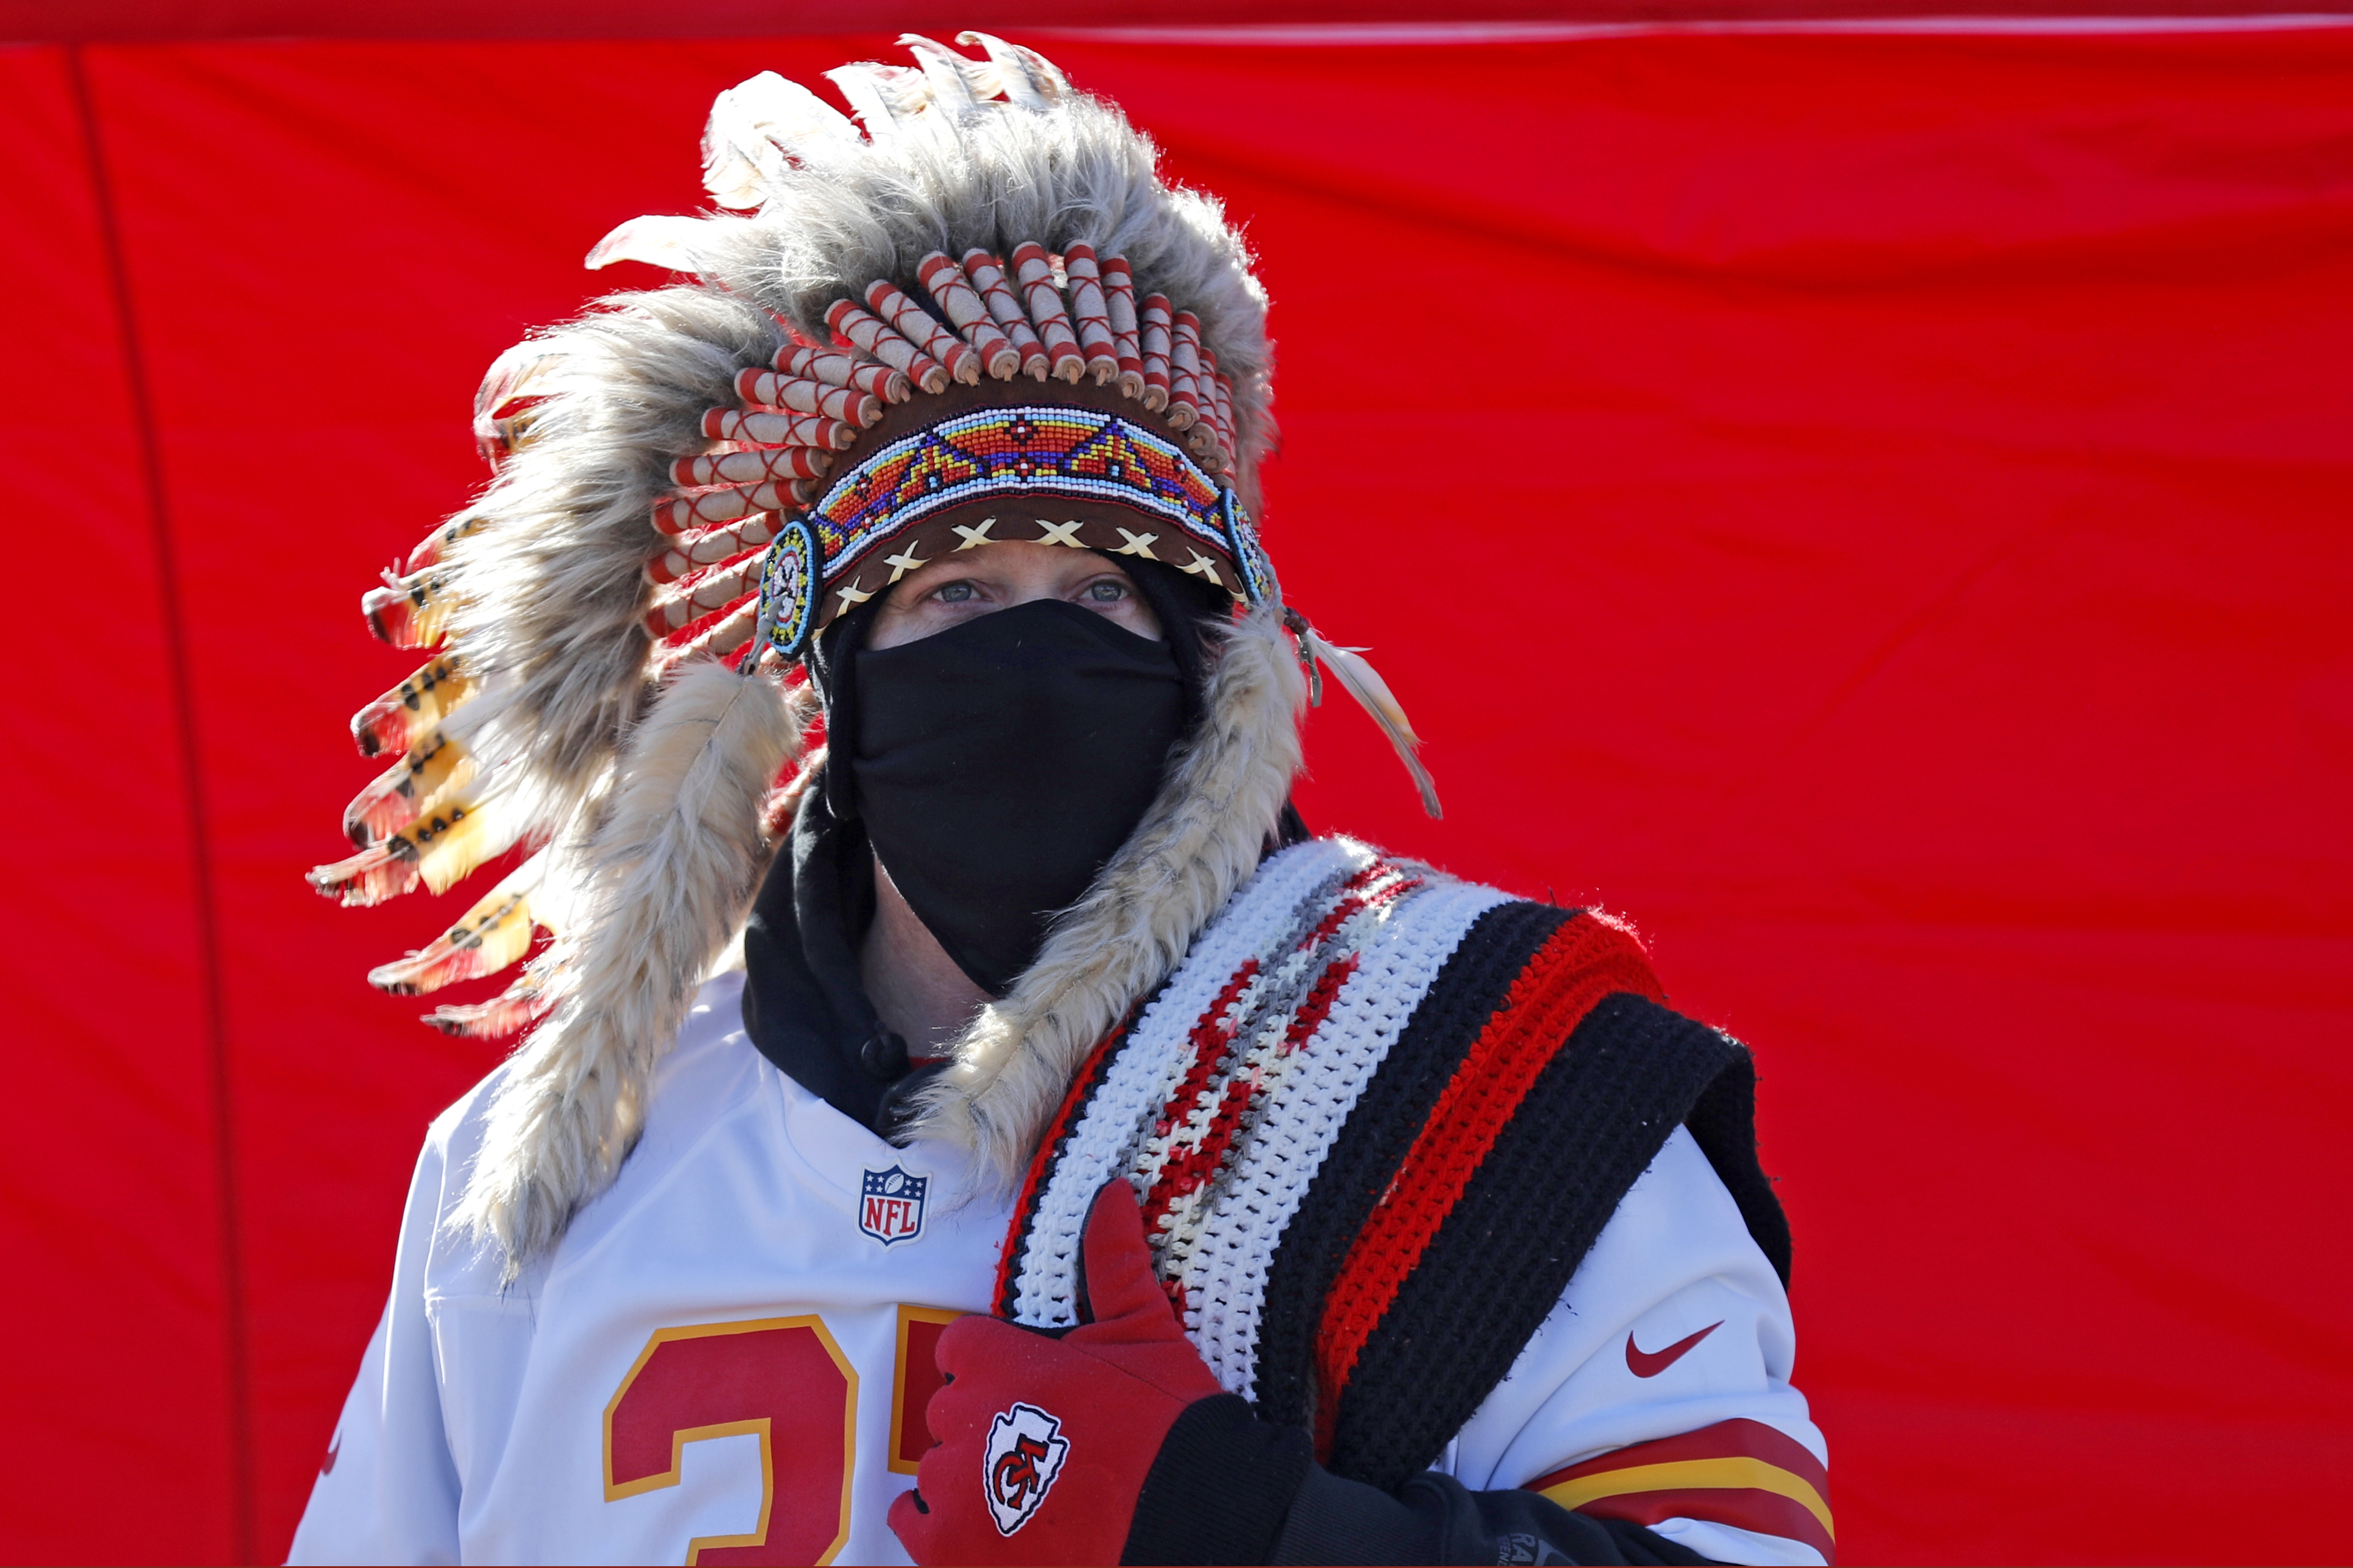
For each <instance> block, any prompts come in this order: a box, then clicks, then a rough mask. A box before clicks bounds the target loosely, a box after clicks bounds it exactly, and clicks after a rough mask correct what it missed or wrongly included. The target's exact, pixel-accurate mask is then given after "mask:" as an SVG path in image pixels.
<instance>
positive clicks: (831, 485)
mask: <svg viewBox="0 0 2353 1568" xmlns="http://www.w3.org/2000/svg"><path fill="white" fill-rule="evenodd" d="M636 242H637V235H636V233H635V230H634V228H633V226H627V225H625V226H623V227H622V228H621V229H620V230H617V231H616V233H615V234H614V236H612V237H608V238H607V241H606V242H605V243H604V244H603V245H600V246H599V247H598V248H597V250H596V251H595V252H592V253H591V258H590V259H591V261H592V263H601V262H603V261H607V260H614V259H619V258H621V257H622V256H624V255H633V256H634V255H636V254H638V251H637V249H636ZM916 276H917V279H918V280H919V283H920V287H921V289H922V292H923V295H924V296H925V302H918V301H917V300H914V299H913V298H911V297H910V296H909V295H908V294H907V293H906V292H904V291H902V289H899V288H898V287H896V286H895V285H893V284H892V283H889V282H884V281H877V282H874V283H872V284H870V285H869V286H868V287H867V289H866V290H865V300H866V304H865V307H864V308H861V307H860V306H859V305H858V304H857V303H855V302H853V301H851V300H839V301H838V302H836V303H835V304H834V306H833V307H832V308H831V309H830V310H828V311H827V312H826V315H825V320H826V324H827V326H828V328H829V329H830V331H831V334H832V337H831V341H830V342H823V343H818V342H809V341H808V340H807V339H806V338H804V337H802V336H800V335H799V334H797V333H795V334H793V336H792V337H791V338H790V339H789V340H788V341H787V342H786V343H785V344H784V345H783V346H782V347H781V348H779V349H778V350H777V351H776V354H775V355H774V356H773V358H772V360H771V362H770V363H771V365H772V367H773V368H770V369H766V370H761V369H756V368H754V369H750V370H745V371H744V372H742V373H740V374H738V375H737V376H736V378H735V394H736V396H737V398H738V399H739V400H740V401H739V404H738V405H736V406H733V407H725V408H713V409H711V410H710V411H708V412H707V413H706V414H704V416H702V434H703V436H704V437H706V438H707V439H708V440H709V441H710V442H711V443H712V445H711V448H710V450H708V451H707V452H704V453H702V454H699V455H696V456H693V457H689V458H680V459H679V460H678V461H677V462H676V463H675V464H674V465H673V466H672V470H671V476H670V477H671V479H672V480H673V482H674V483H675V484H676V485H677V486H678V487H679V488H678V489H677V491H676V492H675V493H673V494H671V495H670V496H667V497H665V498H663V499H662V500H660V501H659V502H658V503H657V504H656V506H655V508H654V522H655V525H656V527H657V528H659V530H661V531H662V533H663V534H664V535H665V536H666V537H665V542H664V547H663V549H662V552H661V553H660V554H659V555H658V556H656V557H655V558H654V559H653V561H652V562H651V563H650V567H649V570H650V572H651V574H652V576H653V578H654V580H655V581H656V582H657V583H659V584H664V585H665V587H664V591H663V592H661V593H660V594H659V595H658V596H657V598H656V599H655V602H654V604H653V605H652V607H651V608H650V610H649V612H648V614H647V616H646V623H647V626H648V627H649V629H650V630H651V631H652V632H653V633H654V635H655V636H657V637H662V638H665V639H678V638H680V637H681V634H686V640H688V641H691V644H692V645H693V646H694V647H696V648H697V649H703V648H707V649H709V650H710V651H712V652H713V653H716V654H720V655H727V654H732V653H733V652H735V651H736V650H737V649H739V648H741V647H744V646H745V645H746V644H747V643H750V642H752V641H753V639H754V634H755V632H756V633H759V634H760V636H761V638H762V644H761V646H762V647H774V648H776V651H777V652H778V653H780V654H781V655H783V656H784V657H785V658H786V659H787V660H790V659H796V658H799V657H801V655H802V653H803V652H804V651H805V650H806V647H807V642H808V639H809V638H810V637H814V636H815V635H816V634H817V633H818V631H820V630H822V629H823V628H824V627H825V626H827V625H828V623H829V622H831V621H832V620H833V619H834V618H835V617H836V616H839V615H841V614H843V613H844V612H846V611H848V610H849V609H851V608H853V607H855V606H856V605H860V604H863V603H865V602H866V601H867V600H869V599H871V598H872V597H873V596H874V595H877V594H878V593H881V592H883V591H885V590H886V589H888V588H889V587H890V586H891V584H894V583H896V582H898V581H899V579H900V578H902V577H903V576H905V575H906V574H908V573H909V572H911V571H913V570H915V569H916V568H917V567H920V566H923V565H924V564H927V563H929V562H930V561H933V560H935V559H937V558H938V556H939V555H940V554H941V553H943V552H954V551H958V550H967V549H971V548H972V547H974V546H976V545H978V544H983V543H993V542H998V541H1003V540H1027V541H1029V542H1038V543H1044V544H1064V545H1069V546H1071V547H1073V548H1076V549H1096V550H1103V551H1105V552H1110V553H1112V554H1115V555H1128V556H1135V557H1140V558H1142V559H1145V560H1153V561H1165V562H1166V563H1169V564H1171V565H1174V566H1176V567H1178V568H1180V569H1181V570H1184V571H1186V572H1189V573H1191V574H1195V575H1197V576H1199V577H1201V578H1203V579H1204V580H1206V581H1208V582H1210V583H1213V584H1217V585H1218V586H1219V587H1221V588H1224V589H1225V590H1227V592H1229V594H1231V595H1234V597H1235V598H1236V599H1237V600H1238V601H1240V602H1242V603H1245V604H1254V603H1257V602H1258V601H1259V600H1261V599H1262V598H1265V597H1267V596H1269V595H1271V594H1272V593H1273V591H1274V575H1273V571H1272V568H1271V565H1270V564H1269V563H1268V562H1267V560H1266V555H1265V552H1264V550H1263V548H1262V547H1261V545H1260V543H1259V542H1258V538H1257V532H1256V530H1255V529H1254V528H1253V526H1252V525H1251V523H1250V519H1249V516H1248V514H1247V513H1246V512H1245V511H1244V510H1242V508H1241V507H1240V503H1239V502H1238V501H1237V500H1236V499H1235V498H1234V495H1233V491H1232V486H1231V483H1230V480H1229V479H1225V478H1223V477H1222V476H1225V475H1228V474H1229V473H1230V472H1231V470H1232V469H1233V468H1234V466H1235V461H1236V458H1235V436H1234V426H1233V413H1232V407H1233V386H1232V383H1231V382H1230V381H1229V379H1228V378H1227V377H1225V376H1224V375H1222V374H1219V371H1218V369H1217V356H1216V354H1215V353H1213V352H1211V351H1210V350H1208V348H1206V347H1205V346H1204V345H1203V344H1202V342H1201V336H1200V322H1199V321H1198V318H1197V317H1196V316H1195V315H1194V314H1193V313H1192V312H1191V311H1189V310H1176V309H1175V308H1174V307H1173V306H1172V305H1171V304H1170V302H1169V301H1168V300H1167V299H1166V297H1165V296H1163V295H1159V294H1150V295H1146V296H1145V298H1144V299H1143V300H1137V299H1136V297H1135V291H1134V281H1133V273H1132V271H1131V269H1130V268H1129V267H1128V264H1127V262H1126V261H1125V260H1124V258H1120V257H1110V258H1102V259H1100V260H1099V259H1098V258H1097V257H1096V255H1095V252H1094V249H1093V247H1091V246H1087V245H1082V244H1074V245H1071V247H1069V248H1068V250H1067V251H1066V252H1064V253H1063V254H1061V255H1059V256H1057V255H1053V254H1050V252H1048V251H1047V250H1046V248H1045V247H1043V246H1040V245H1038V244H1036V243H1034V242H1032V243H1025V244H1023V245H1020V246H1017V247H1015V248H1014V251H1013V256H1012V269H1011V278H1012V279H1013V280H1014V281H1013V283H1011V284H1008V270H1007V268H1006V267H1005V265H1004V264H1003V263H1002V262H1000V261H999V260H998V259H997V258H996V257H994V256H992V255H990V254H989V253H988V252H987V251H984V250H979V249H973V250H968V251H966V252H965V256H964V258H963V260H962V261H961V262H958V261H957V260H955V258H951V257H949V256H948V255H947V254H946V253H944V252H937V251H935V252H934V253H933V254H931V255H930V256H927V257H925V258H923V261H922V262H921V263H920V264H919V265H918V266H917V268H916ZM1017 285H1018V293H1017V292H1016V286H1017ZM1025 377H1026V378H1027V384H1025V380H1024V378H1025ZM1058 383H1059V384H1058ZM530 394H531V385H530V381H529V378H528V376H518V377H516V378H514V379H513V380H512V382H501V384H499V386H498V387H497V389H496V391H495V393H494V396H495V397H496V398H497V401H496V402H494V403H491V405H487V406H485V407H483V408H482V409H481V413H480V426H479V428H480V434H481V436H482V438H483V441H484V445H485V447H486V450H487V451H488V452H489V454H490V455H491V457H492V459H493V461H496V460H498V459H499V458H501V457H502V456H504V455H505V454H506V453H508V452H511V451H512V450H513V449H515V447H516V446H517V445H518V444H519V443H520V442H522V441H527V440H528V439H529V426H528V423H527V422H526V423H524V424H523V425H522V426H520V427H519V428H518V427H516V426H514V423H513V422H514V421H515V419H516V418H517V417H518V416H522V418H524V419H525V420H526V421H527V418H528V402H527V399H528V398H529V396H530ZM850 454H855V457H854V458H851V457H850ZM793 521H797V522H798V523H799V524H800V526H798V527H793V526H790V525H789V524H790V523H791V522H793ZM763 547H765V550H766V554H765V556H760V555H758V554H757V553H756V552H759V551H761V550H762V549H763ZM763 627H765V632H762V631H761V628H763Z"/></svg>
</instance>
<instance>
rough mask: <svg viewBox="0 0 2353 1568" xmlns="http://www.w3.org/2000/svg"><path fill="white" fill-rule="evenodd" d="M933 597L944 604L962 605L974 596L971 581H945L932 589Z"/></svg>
mask: <svg viewBox="0 0 2353 1568" xmlns="http://www.w3.org/2000/svg"><path fill="white" fill-rule="evenodd" d="M932 597H933V598H934V599H937V600H938V601H939V602H940V603H941V604H943V605H961V604H963V603H964V602H965V600H967V599H969V598H971V597H972V584H969V583H943V584H940V585H939V586H938V587H936V588H934V589H933V590H932Z"/></svg>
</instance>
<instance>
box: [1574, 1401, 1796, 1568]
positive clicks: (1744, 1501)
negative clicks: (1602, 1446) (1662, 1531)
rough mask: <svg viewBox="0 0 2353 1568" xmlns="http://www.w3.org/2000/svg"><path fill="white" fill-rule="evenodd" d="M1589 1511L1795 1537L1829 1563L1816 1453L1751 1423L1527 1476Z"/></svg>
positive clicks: (1720, 1426)
mask: <svg viewBox="0 0 2353 1568" xmlns="http://www.w3.org/2000/svg"><path fill="white" fill-rule="evenodd" d="M1527 1489H1528V1490H1529V1491H1535V1492H1542V1493H1543V1494H1544V1495H1545V1496H1546V1497H1548V1498H1550V1499H1551V1500H1553V1501H1555V1502H1556V1503H1558V1504H1560V1506H1561V1507H1563V1508H1566V1509H1572V1510H1576V1511H1577V1512H1579V1513H1585V1514H1590V1515H1592V1516H1593V1517H1594V1518H1597V1519H1623V1520H1629V1521H1632V1522H1633V1523H1636V1524H1656V1523H1658V1522H1659V1521H1661V1520H1666V1519H1696V1520H1704V1521H1707V1522H1709V1523H1711V1524H1725V1525H1730V1526H1732V1527H1733V1528H1734V1529H1736V1530H1753V1531H1757V1533H1758V1534H1760V1535H1778V1536H1784V1537H1787V1538H1788V1539H1789V1540H1791V1541H1802V1542H1805V1543H1806V1544H1807V1545H1809V1546H1810V1547H1812V1548H1813V1549H1814V1550H1815V1551H1817V1552H1820V1553H1821V1554H1822V1560H1823V1561H1824V1562H1827V1563H1835V1562H1836V1561H1837V1560H1838V1559H1837V1552H1836V1546H1837V1539H1838V1538H1837V1532H1836V1531H1834V1530H1833V1529H1832V1528H1831V1501H1830V1496H1831V1478H1830V1472H1829V1471H1828V1470H1826V1469H1824V1468H1822V1463H1821V1461H1820V1459H1817V1458H1814V1456H1813V1455H1812V1454H1811V1453H1810V1451H1808V1450H1807V1448H1806V1447H1805V1446H1804V1445H1803V1444H1801V1443H1799V1441H1798V1440H1797V1439H1795V1438H1794V1437H1791V1436H1788V1435H1787V1434H1786V1433H1783V1432H1779V1431H1777V1430H1775V1429H1774V1428H1773V1427H1770V1426H1766V1425H1765V1424H1764V1423H1763V1422H1761V1421H1719V1422H1717V1423H1716V1424H1715V1426H1703V1427H1701V1428H1700V1429H1699V1430H1698V1431H1696V1432H1686V1433H1684V1434H1683V1436H1679V1437H1662V1438H1661V1439H1659V1440H1658V1441H1657V1442H1655V1443H1637V1444H1635V1445H1633V1446H1632V1447H1626V1448H1618V1449H1613V1450H1612V1451H1611V1452H1609V1453H1607V1454H1603V1455H1601V1456H1599V1458H1591V1459H1588V1460H1586V1461H1585V1462H1584V1463H1582V1464H1577V1465H1571V1466H1569V1467H1568V1468H1567V1469H1561V1470H1555V1471H1553V1472H1552V1473H1551V1474H1550V1475H1546V1476H1539V1477H1537V1478H1536V1479H1535V1480H1532V1481H1530V1482H1528V1483H1527Z"/></svg>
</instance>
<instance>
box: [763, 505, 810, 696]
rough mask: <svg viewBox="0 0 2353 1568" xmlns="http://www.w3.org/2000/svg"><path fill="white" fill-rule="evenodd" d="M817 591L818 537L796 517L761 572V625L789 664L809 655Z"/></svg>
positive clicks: (772, 645) (773, 548)
mask: <svg viewBox="0 0 2353 1568" xmlns="http://www.w3.org/2000/svg"><path fill="white" fill-rule="evenodd" d="M817 590H818V580H817V536H816V535H815V534H813V533H811V532H810V531H809V525H808V524H807V523H806V522H804V521H801V520H800V519H799V518H794V519H793V520H792V521H789V522H787V523H786V524H785V526H784V528H783V530H782V531H780V532H778V533H777V535H776V543H774V544H772V545H770V546H769V547H768V558H767V560H766V561H765V563H762V565H761V568H760V624H761V625H763V626H766V627H767V628H768V643H769V646H771V647H774V648H775V649H776V651H777V652H778V653H780V654H782V655H784V657H785V659H786V662H787V663H789V662H791V661H792V660H794V659H797V658H800V656H801V655H802V654H803V653H805V652H806V651H807V648H808V638H809V628H810V626H813V625H814V624H815V623H816V621H817V603H818V592H817Z"/></svg>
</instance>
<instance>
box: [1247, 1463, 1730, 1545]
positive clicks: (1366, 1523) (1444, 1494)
mask: <svg viewBox="0 0 2353 1568" xmlns="http://www.w3.org/2000/svg"><path fill="white" fill-rule="evenodd" d="M1269 1561H1270V1562H1272V1563H1706V1562H1709V1561H1710V1559H1708V1558H1705V1557H1702V1556H1700V1555H1699V1554H1698V1553H1697V1552H1693V1551H1691V1550H1690V1549H1689V1548H1687V1547H1683V1546H1678V1545H1677V1544H1675V1542H1672V1541H1669V1540H1668V1539H1666V1537H1664V1536H1662V1535H1657V1534H1653V1533H1652V1532H1651V1531H1647V1530H1645V1529H1643V1528H1642V1527H1641V1525H1639V1524H1629V1523H1627V1522H1626V1521H1623V1520H1617V1519H1588V1518H1587V1517H1586V1516H1585V1515H1583V1514H1581V1513H1571V1512H1569V1511H1568V1510H1567V1509H1565V1508H1563V1507H1561V1506H1560V1505H1559V1504H1558V1503H1556V1502H1555V1501H1553V1500H1551V1499H1550V1498H1548V1497H1546V1496H1544V1495H1543V1494H1541V1493H1539V1492H1528V1491H1487V1492H1474V1491H1472V1490H1471V1489H1469V1488H1468V1487H1466V1486H1464V1485H1463V1484H1462V1483H1461V1481H1458V1480H1456V1479H1454V1478H1453V1477H1451V1476H1444V1475H1440V1474H1439V1473H1437V1472H1436V1471H1434V1470H1433V1471H1430V1473H1428V1474H1425V1475H1419V1476H1416V1477H1415V1478H1414V1479H1411V1480H1409V1481H1408V1482H1406V1484H1405V1485H1404V1486H1402V1487H1400V1488H1399V1489H1398V1491H1397V1493H1396V1495H1394V1496H1392V1495H1391V1494H1389V1493H1388V1492H1385V1491H1382V1490H1380V1489H1377V1488H1376V1487H1370V1486H1366V1484H1365V1483H1363V1482H1362V1481H1350V1480H1343V1479H1340V1478H1339V1477H1338V1476H1335V1475H1333V1474H1332V1473H1331V1472H1330V1471H1328V1470H1325V1469H1324V1468H1322V1467H1320V1466H1319V1467H1316V1468H1314V1469H1311V1470H1310V1471H1309V1472H1308V1475H1307V1479H1306V1480H1305V1481H1304V1482H1303V1483H1302V1484H1301V1486H1300V1489H1299V1495H1298V1497H1297V1498H1296V1499H1295V1500H1293V1503H1292V1505H1291V1511H1290V1513H1289V1514H1288V1515H1287V1516H1285V1518H1284V1520H1283V1524H1282V1535H1281V1536H1280V1537H1279V1538H1278V1539H1277V1541H1276V1542H1275V1548H1274V1554H1273V1556H1272V1557H1271V1558H1270V1559H1269Z"/></svg>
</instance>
